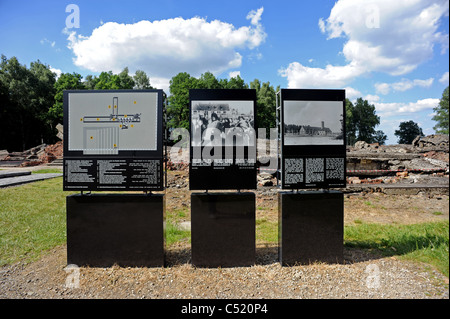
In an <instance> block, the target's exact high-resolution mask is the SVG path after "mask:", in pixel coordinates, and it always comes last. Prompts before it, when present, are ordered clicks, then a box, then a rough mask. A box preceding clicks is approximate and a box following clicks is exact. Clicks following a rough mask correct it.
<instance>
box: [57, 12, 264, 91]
mask: <svg viewBox="0 0 450 319" xmlns="http://www.w3.org/2000/svg"><path fill="white" fill-rule="evenodd" d="M262 13H263V8H260V9H258V10H256V11H255V10H253V11H251V12H250V13H249V14H248V15H247V19H249V20H250V24H251V25H250V26H242V27H239V28H236V27H235V26H234V25H232V24H230V23H226V22H222V21H219V20H213V21H210V22H209V21H206V19H204V18H200V17H194V18H191V19H183V18H174V19H167V20H159V21H153V22H150V21H146V20H144V21H140V22H137V23H134V24H119V23H115V22H107V23H104V24H102V25H101V26H99V27H98V28H96V29H94V30H93V31H92V34H91V35H90V36H82V35H78V34H76V32H75V31H72V32H68V31H67V30H66V31H65V33H66V34H68V37H67V40H68V48H69V49H71V50H72V52H73V53H74V55H75V57H74V64H75V65H77V66H79V67H83V68H85V69H88V70H90V71H93V72H100V71H113V72H120V71H121V70H122V69H123V68H124V67H128V68H129V70H130V72H131V73H133V72H134V71H135V70H137V69H141V70H144V71H145V72H146V73H147V74H148V75H149V77H150V81H151V82H152V83H154V82H155V81H154V79H155V78H158V79H159V81H163V82H164V80H162V79H170V78H171V77H172V76H174V75H176V74H178V73H179V72H188V73H190V74H191V75H193V76H199V75H200V74H202V73H204V72H206V71H210V72H212V73H214V74H220V73H222V72H224V71H226V70H228V69H232V68H237V67H240V66H241V64H242V55H241V53H240V52H239V50H241V49H242V50H244V49H254V48H256V47H258V46H260V45H261V44H262V43H263V42H264V41H265V38H266V33H265V32H264V30H263V27H262V25H261V23H260V20H261V15H262Z"/></svg>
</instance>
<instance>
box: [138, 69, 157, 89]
mask: <svg viewBox="0 0 450 319" xmlns="http://www.w3.org/2000/svg"><path fill="white" fill-rule="evenodd" d="M133 80H134V89H136V90H147V89H150V90H151V89H154V87H152V86H151V85H150V79H149V78H148V76H147V74H146V73H145V72H144V71H142V70H137V71H136V73H135V74H134V76H133Z"/></svg>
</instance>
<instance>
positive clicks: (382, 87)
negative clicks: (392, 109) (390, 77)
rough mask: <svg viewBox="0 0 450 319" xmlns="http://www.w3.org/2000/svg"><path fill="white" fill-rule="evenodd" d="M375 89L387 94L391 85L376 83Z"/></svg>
mask: <svg viewBox="0 0 450 319" xmlns="http://www.w3.org/2000/svg"><path fill="white" fill-rule="evenodd" d="M375 91H376V92H377V93H380V94H384V95H386V94H388V93H389V92H390V91H391V87H390V85H389V84H388V83H375Z"/></svg>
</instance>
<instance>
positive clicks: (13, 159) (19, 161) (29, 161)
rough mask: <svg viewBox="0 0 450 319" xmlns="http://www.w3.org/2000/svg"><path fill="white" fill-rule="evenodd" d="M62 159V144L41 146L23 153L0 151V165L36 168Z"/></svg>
mask: <svg viewBox="0 0 450 319" xmlns="http://www.w3.org/2000/svg"><path fill="white" fill-rule="evenodd" d="M62 157H63V142H62V141H59V142H57V143H55V144H53V145H47V144H41V145H38V146H35V147H33V148H30V149H28V150H26V151H23V152H11V153H9V152H8V151H6V150H0V165H1V164H3V165H8V164H9V165H10V166H20V167H25V166H37V165H41V164H48V163H52V162H54V161H55V160H57V159H62Z"/></svg>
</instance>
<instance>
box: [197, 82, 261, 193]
mask: <svg viewBox="0 0 450 319" xmlns="http://www.w3.org/2000/svg"><path fill="white" fill-rule="evenodd" d="M189 98H190V134H191V138H190V164H189V187H190V189H191V190H208V189H210V190H219V189H222V190H224V189H256V129H255V128H256V91H255V90H252V89H217V90H216V89H191V90H189Z"/></svg>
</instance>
